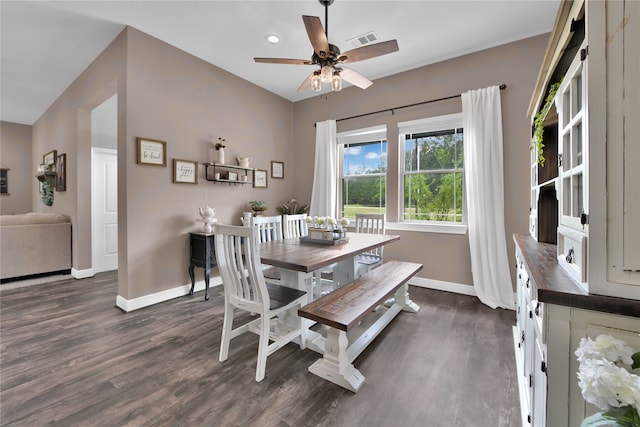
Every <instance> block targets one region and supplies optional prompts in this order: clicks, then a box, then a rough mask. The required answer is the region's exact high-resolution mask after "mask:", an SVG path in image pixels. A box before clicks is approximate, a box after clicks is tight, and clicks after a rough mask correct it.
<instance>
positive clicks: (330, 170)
mask: <svg viewBox="0 0 640 427" xmlns="http://www.w3.org/2000/svg"><path fill="white" fill-rule="evenodd" d="M336 151H337V142H336V121H335V120H326V121H324V122H318V123H316V162H315V168H314V173H313V191H312V192H311V203H310V206H309V215H310V216H331V217H334V218H335V216H336V185H337V183H336V180H337V171H336V167H337V165H336Z"/></svg>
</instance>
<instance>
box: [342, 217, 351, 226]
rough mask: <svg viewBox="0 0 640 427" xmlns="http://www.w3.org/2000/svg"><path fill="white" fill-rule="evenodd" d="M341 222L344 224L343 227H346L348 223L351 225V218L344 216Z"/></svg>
mask: <svg viewBox="0 0 640 427" xmlns="http://www.w3.org/2000/svg"><path fill="white" fill-rule="evenodd" d="M340 224H342V226H343V227H346V226H347V225H349V218H342V219H341V220H340Z"/></svg>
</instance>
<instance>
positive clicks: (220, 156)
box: [218, 147, 224, 165]
mask: <svg viewBox="0 0 640 427" xmlns="http://www.w3.org/2000/svg"><path fill="white" fill-rule="evenodd" d="M218 163H220V164H221V165H224V147H220V148H218Z"/></svg>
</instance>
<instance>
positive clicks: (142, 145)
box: [137, 137, 167, 167]
mask: <svg viewBox="0 0 640 427" xmlns="http://www.w3.org/2000/svg"><path fill="white" fill-rule="evenodd" d="M137 141H138V164H139V165H151V166H163V167H164V166H167V143H166V142H165V141H159V140H157V139H150V138H141V137H138V138H137Z"/></svg>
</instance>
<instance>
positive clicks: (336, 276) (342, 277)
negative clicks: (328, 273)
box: [333, 258, 358, 289]
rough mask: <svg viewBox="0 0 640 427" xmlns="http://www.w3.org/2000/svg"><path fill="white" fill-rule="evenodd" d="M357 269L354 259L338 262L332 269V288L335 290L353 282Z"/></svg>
mask: <svg viewBox="0 0 640 427" xmlns="http://www.w3.org/2000/svg"><path fill="white" fill-rule="evenodd" d="M357 267H358V266H357V262H356V259H355V258H349V259H345V260H342V261H339V262H338V263H337V264H336V267H335V268H334V269H333V282H334V287H335V288H336V289H337V288H339V287H340V286H342V285H346V284H347V283H349V282H353V281H354V280H355V278H356V269H357Z"/></svg>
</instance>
